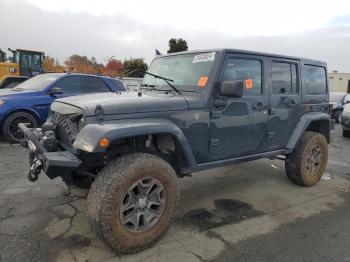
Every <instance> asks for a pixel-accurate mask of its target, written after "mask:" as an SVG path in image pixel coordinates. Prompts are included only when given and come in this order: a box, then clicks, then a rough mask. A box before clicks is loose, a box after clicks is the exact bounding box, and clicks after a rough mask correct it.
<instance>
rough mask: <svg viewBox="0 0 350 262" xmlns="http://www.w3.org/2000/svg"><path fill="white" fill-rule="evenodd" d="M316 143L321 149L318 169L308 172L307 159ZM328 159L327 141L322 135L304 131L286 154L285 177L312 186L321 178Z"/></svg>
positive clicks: (302, 184)
mask: <svg viewBox="0 0 350 262" xmlns="http://www.w3.org/2000/svg"><path fill="white" fill-rule="evenodd" d="M316 145H318V146H319V147H320V148H321V150H322V157H321V161H320V165H319V169H318V171H317V172H315V174H313V175H312V174H310V172H309V170H308V169H307V160H308V154H309V153H310V150H312V148H314V146H316ZM327 161H328V143H327V139H326V138H325V136H324V135H322V134H320V133H317V132H313V131H306V132H305V133H304V135H303V137H302V138H301V141H299V143H298V144H297V146H296V148H295V149H294V151H293V152H292V153H291V154H289V155H287V156H286V161H285V170H286V174H287V177H288V178H289V179H290V181H292V182H293V183H294V184H297V185H301V186H313V185H315V184H317V183H318V181H319V180H320V179H321V177H322V175H323V173H324V171H325V169H326V166H327Z"/></svg>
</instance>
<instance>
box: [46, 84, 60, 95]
mask: <svg viewBox="0 0 350 262" xmlns="http://www.w3.org/2000/svg"><path fill="white" fill-rule="evenodd" d="M60 94H63V90H62V88H60V87H57V86H55V87H53V88H51V90H50V91H49V95H50V96H54V95H60Z"/></svg>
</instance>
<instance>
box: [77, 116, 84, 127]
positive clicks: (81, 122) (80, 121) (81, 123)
mask: <svg viewBox="0 0 350 262" xmlns="http://www.w3.org/2000/svg"><path fill="white" fill-rule="evenodd" d="M84 124H85V119H84V117H81V118H80V119H79V122H78V129H79V130H82V129H83V127H84Z"/></svg>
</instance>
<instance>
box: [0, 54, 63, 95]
mask: <svg viewBox="0 0 350 262" xmlns="http://www.w3.org/2000/svg"><path fill="white" fill-rule="evenodd" d="M8 50H9V51H10V52H11V53H12V58H11V59H7V58H6V53H5V52H3V51H2V50H1V49H0V89H1V88H9V87H14V86H16V85H18V84H19V83H21V82H23V81H25V80H27V79H28V78H30V77H33V76H36V75H38V74H41V73H43V72H44V68H43V62H44V52H40V51H31V50H25V49H16V50H12V49H10V48H9V49H8ZM59 71H60V72H62V71H63V69H60V70H59ZM57 72H58V71H57Z"/></svg>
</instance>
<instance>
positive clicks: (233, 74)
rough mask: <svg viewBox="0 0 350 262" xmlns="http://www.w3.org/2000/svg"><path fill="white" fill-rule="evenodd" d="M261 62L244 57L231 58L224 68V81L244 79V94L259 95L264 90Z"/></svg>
mask: <svg viewBox="0 0 350 262" xmlns="http://www.w3.org/2000/svg"><path fill="white" fill-rule="evenodd" d="M261 72H262V69H261V62H260V61H258V60H249V59H243V58H230V59H228V60H227V63H226V65H225V68H224V72H223V75H222V81H235V80H243V82H244V86H245V88H244V90H243V95H244V96H259V95H261V93H262V92H261V91H262V88H261V86H262V84H261V75H262V73H261Z"/></svg>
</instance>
